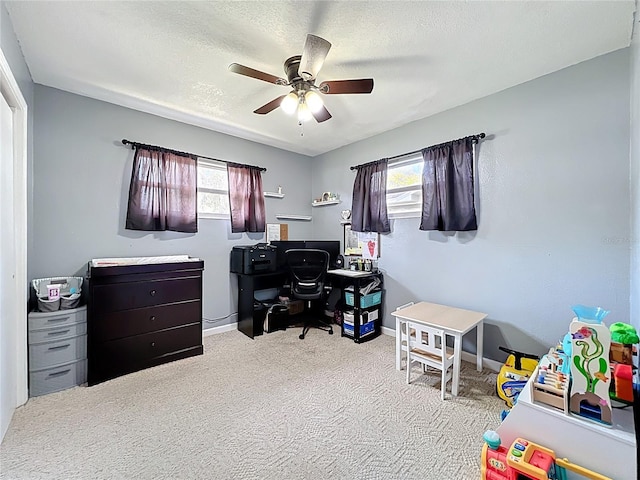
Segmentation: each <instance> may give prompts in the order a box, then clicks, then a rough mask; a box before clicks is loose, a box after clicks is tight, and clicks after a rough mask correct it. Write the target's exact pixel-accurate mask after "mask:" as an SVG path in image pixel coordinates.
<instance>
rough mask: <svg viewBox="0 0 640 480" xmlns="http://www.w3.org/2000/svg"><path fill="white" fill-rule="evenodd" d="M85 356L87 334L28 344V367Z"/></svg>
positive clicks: (33, 367) (58, 363)
mask: <svg viewBox="0 0 640 480" xmlns="http://www.w3.org/2000/svg"><path fill="white" fill-rule="evenodd" d="M83 358H87V336H86V335H80V336H79V337H74V338H67V339H64V340H58V341H53V342H46V343H39V344H36V345H30V346H29V369H31V370H37V369H39V368H46V367H51V366H53V365H62V364H65V363H69V362H73V361H75V360H81V359H83Z"/></svg>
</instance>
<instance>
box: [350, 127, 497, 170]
mask: <svg viewBox="0 0 640 480" xmlns="http://www.w3.org/2000/svg"><path fill="white" fill-rule="evenodd" d="M484 137H486V135H485V134H484V132H482V133H478V134H477V135H469V136H467V137H462V138H458V139H457V140H449V141H448V142H442V143H438V144H437V145H431V146H429V147H424V148H421V149H420V150H414V151H413V152H408V153H402V154H400V155H394V156H393V157H388V158H381V159H380V160H374V161H372V162H367V163H362V164H360V165H356V166H355V167H351V170H357V169H358V168H361V167H364V166H366V165H373V164H374V163H378V162H382V161H384V160H394V159H396V158H400V157H406V156H407V155H413V154H414V153H420V152H421V151H422V150H424V149H425V148H436V147H441V146H442V145H446V144H447V143H453V142H457V141H459V140H464V139H465V138H470V139H471V141H472V142H473V143H478V141H479V140H481V139H483V138H484Z"/></svg>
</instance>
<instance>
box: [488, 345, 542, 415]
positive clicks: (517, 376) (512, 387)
mask: <svg viewBox="0 0 640 480" xmlns="http://www.w3.org/2000/svg"><path fill="white" fill-rule="evenodd" d="M498 348H499V349H500V350H502V351H503V352H506V353H508V354H509V356H508V357H507V361H506V362H504V365H503V366H502V368H500V373H499V374H498V380H497V383H496V392H497V393H498V396H499V397H500V398H501V399H503V400H504V401H505V402H506V404H507V406H508V407H509V408H511V407H513V405H514V404H515V403H516V400H517V399H518V395H520V392H521V391H522V389H523V388H524V386H525V385H526V383H527V380H529V377H531V375H532V374H533V371H534V370H535V368H536V367H537V366H538V360H539V358H538V356H536V355H532V354H530V353H523V352H518V351H516V350H510V349H508V348H505V347H498Z"/></svg>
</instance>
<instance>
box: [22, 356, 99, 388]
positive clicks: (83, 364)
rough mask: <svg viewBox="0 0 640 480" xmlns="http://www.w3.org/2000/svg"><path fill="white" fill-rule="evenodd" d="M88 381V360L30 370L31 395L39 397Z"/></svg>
mask: <svg viewBox="0 0 640 480" xmlns="http://www.w3.org/2000/svg"><path fill="white" fill-rule="evenodd" d="M86 381H87V361H86V360H78V361H76V362H72V363H68V364H66V365H59V366H57V367H53V368H47V369H44V370H38V371H35V372H29V396H30V397H37V396H39V395H46V394H47V393H53V392H59V391H60V390H65V389H67V388H71V387H75V386H76V385H82V384H83V383H85V382H86Z"/></svg>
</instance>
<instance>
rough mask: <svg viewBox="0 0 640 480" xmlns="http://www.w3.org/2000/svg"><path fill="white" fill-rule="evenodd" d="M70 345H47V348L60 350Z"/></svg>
mask: <svg viewBox="0 0 640 480" xmlns="http://www.w3.org/2000/svg"><path fill="white" fill-rule="evenodd" d="M70 346H71V344H70V343H67V344H66V345H58V346H57V347H49V350H62V349H64V348H69V347H70Z"/></svg>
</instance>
